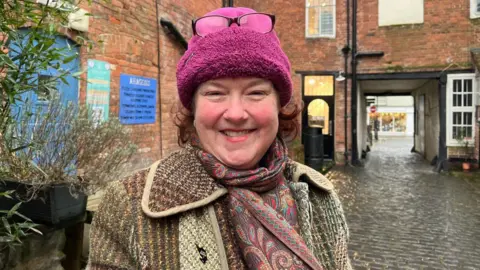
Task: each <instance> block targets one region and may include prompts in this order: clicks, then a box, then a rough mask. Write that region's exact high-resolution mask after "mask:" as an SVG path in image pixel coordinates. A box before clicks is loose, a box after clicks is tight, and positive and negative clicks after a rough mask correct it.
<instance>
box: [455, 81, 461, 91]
mask: <svg viewBox="0 0 480 270" xmlns="http://www.w3.org/2000/svg"><path fill="white" fill-rule="evenodd" d="M453 92H462V80H453Z"/></svg>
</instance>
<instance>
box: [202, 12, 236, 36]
mask: <svg viewBox="0 0 480 270" xmlns="http://www.w3.org/2000/svg"><path fill="white" fill-rule="evenodd" d="M227 27H228V20H227V19H226V18H224V17H220V16H209V17H203V18H200V19H198V20H197V21H196V23H195V31H196V32H197V34H198V35H199V36H202V37H204V36H206V35H208V34H211V33H215V32H218V31H220V30H223V29H225V28H227Z"/></svg>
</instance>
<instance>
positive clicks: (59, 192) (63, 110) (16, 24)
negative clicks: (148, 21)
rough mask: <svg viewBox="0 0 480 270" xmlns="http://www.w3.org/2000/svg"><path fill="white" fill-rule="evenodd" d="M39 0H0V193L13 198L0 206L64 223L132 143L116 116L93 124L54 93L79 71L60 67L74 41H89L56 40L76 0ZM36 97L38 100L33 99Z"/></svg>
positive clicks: (78, 212) (115, 170) (80, 41)
mask: <svg viewBox="0 0 480 270" xmlns="http://www.w3.org/2000/svg"><path fill="white" fill-rule="evenodd" d="M37 2H38V1H36V0H28V1H16V0H4V1H0V29H1V30H0V31H1V34H0V192H7V191H10V190H16V191H17V192H15V196H13V198H14V199H15V200H16V201H13V200H11V199H7V198H5V197H2V198H0V210H2V211H7V210H10V209H11V208H12V207H14V206H15V205H17V204H18V202H23V203H22V204H21V206H19V208H18V209H17V210H18V212H19V213H21V214H24V215H25V216H27V217H28V218H30V219H32V220H33V221H35V222H38V223H45V224H50V225H54V226H66V225H67V224H66V223H67V222H69V221H73V220H74V219H76V218H78V217H80V216H82V212H85V207H86V196H88V194H91V193H93V192H95V191H97V190H99V189H101V188H102V187H103V186H105V185H106V184H107V183H108V182H109V181H111V180H114V179H117V177H119V175H121V174H122V171H123V170H122V168H123V167H124V165H126V164H127V162H128V160H129V158H130V157H131V156H132V155H133V153H135V152H136V148H135V145H133V144H132V143H131V140H130V139H131V136H130V132H129V130H127V129H125V127H124V126H122V125H121V124H120V122H119V121H118V119H116V118H115V117H110V119H109V120H107V121H105V122H101V123H98V122H95V121H94V120H92V119H91V117H89V113H88V111H89V110H88V108H85V107H82V106H79V105H78V104H72V103H67V102H64V101H63V100H62V96H61V95H57V94H55V93H56V91H57V86H58V85H60V84H63V85H67V84H68V83H69V81H68V80H67V78H69V77H72V76H74V77H77V78H78V77H79V76H80V74H81V73H82V72H81V71H78V65H76V66H77V70H73V69H69V68H64V67H65V66H67V65H68V64H71V63H72V61H76V59H78V53H77V51H78V48H77V47H78V46H89V47H91V45H92V44H93V42H91V41H90V40H87V39H85V38H83V37H82V35H81V33H78V32H77V33H73V35H71V36H73V37H75V40H76V43H74V42H67V43H66V45H65V46H63V47H59V46H55V42H56V39H57V38H58V36H60V35H61V32H62V33H65V32H66V29H67V28H68V25H69V16H70V15H71V14H72V13H73V12H75V11H76V10H77V9H78V8H76V6H74V5H73V3H74V2H77V1H73V0H65V1H53V0H46V1H42V3H43V4H38V3H37ZM88 2H91V1H90V0H88ZM70 44H73V45H70ZM42 74H48V76H44V75H42ZM74 83H77V82H74ZM40 96H41V97H42V98H44V99H45V100H46V101H47V102H45V103H44V104H43V105H42V106H38V103H35V100H34V99H32V97H40ZM59 224H63V225H59Z"/></svg>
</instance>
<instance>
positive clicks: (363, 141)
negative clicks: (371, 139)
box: [357, 84, 368, 159]
mask: <svg viewBox="0 0 480 270" xmlns="http://www.w3.org/2000/svg"><path fill="white" fill-rule="evenodd" d="M366 106H367V102H366V98H365V96H364V94H363V91H362V89H361V87H360V84H358V87H357V153H358V159H361V157H362V150H366V149H367V139H368V137H367V118H368V117H367V115H368V114H367V112H365V110H363V108H366Z"/></svg>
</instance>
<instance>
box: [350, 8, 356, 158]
mask: <svg viewBox="0 0 480 270" xmlns="http://www.w3.org/2000/svg"><path fill="white" fill-rule="evenodd" d="M352 9H353V10H352V28H353V29H352V91H351V92H352V93H351V94H352V99H351V101H352V104H351V110H350V116H351V119H352V164H353V165H355V164H357V162H358V154H357V152H358V149H357V0H353V6H352Z"/></svg>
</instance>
